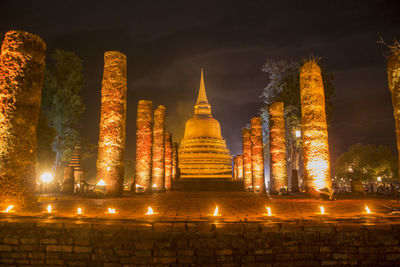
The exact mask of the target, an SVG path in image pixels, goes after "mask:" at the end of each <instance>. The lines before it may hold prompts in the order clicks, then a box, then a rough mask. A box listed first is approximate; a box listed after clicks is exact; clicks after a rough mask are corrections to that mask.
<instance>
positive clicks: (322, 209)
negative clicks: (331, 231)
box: [319, 206, 325, 214]
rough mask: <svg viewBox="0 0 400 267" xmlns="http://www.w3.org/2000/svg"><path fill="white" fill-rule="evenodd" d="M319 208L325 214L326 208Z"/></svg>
mask: <svg viewBox="0 0 400 267" xmlns="http://www.w3.org/2000/svg"><path fill="white" fill-rule="evenodd" d="M319 209H320V210H321V214H325V209H324V207H323V206H320V207H319Z"/></svg>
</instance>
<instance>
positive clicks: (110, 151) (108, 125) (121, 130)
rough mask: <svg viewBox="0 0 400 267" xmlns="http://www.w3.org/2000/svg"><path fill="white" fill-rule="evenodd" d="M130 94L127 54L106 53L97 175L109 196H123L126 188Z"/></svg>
mask: <svg viewBox="0 0 400 267" xmlns="http://www.w3.org/2000/svg"><path fill="white" fill-rule="evenodd" d="M126 94H127V62H126V56H125V55H124V54H122V53H120V52H118V51H107V52H105V53H104V72H103V83H102V88H101V109H100V127H99V128H100V133H99V147H98V153H97V164H96V165H97V176H96V178H97V180H100V179H103V181H104V182H105V183H106V194H107V195H115V196H119V195H121V194H122V190H123V184H124V152H125V124H126V123H125V121H126Z"/></svg>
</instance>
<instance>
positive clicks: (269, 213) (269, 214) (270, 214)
mask: <svg viewBox="0 0 400 267" xmlns="http://www.w3.org/2000/svg"><path fill="white" fill-rule="evenodd" d="M267 215H268V216H272V213H271V208H270V207H267Z"/></svg>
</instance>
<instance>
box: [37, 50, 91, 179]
mask: <svg viewBox="0 0 400 267" xmlns="http://www.w3.org/2000/svg"><path fill="white" fill-rule="evenodd" d="M51 59H52V62H51V64H49V65H50V68H47V69H46V74H45V79H44V85H43V93H42V109H43V111H44V114H45V116H46V118H47V119H48V123H49V125H50V126H51V127H53V128H54V129H55V130H56V133H57V135H56V137H55V139H54V142H53V150H54V151H55V152H56V159H55V169H56V176H57V177H58V178H59V177H60V172H61V171H62V168H61V167H62V163H63V162H68V161H69V159H70V157H71V154H72V152H73V150H74V146H75V144H76V143H77V141H78V139H79V132H78V130H77V125H78V122H79V121H80V119H81V117H82V114H83V112H84V110H85V106H84V104H83V102H82V99H81V96H80V95H79V94H80V90H81V89H82V87H83V85H84V76H83V73H82V60H81V59H80V58H79V57H78V56H77V55H76V54H75V53H74V52H70V51H63V50H55V51H54V52H53V53H52V54H51Z"/></svg>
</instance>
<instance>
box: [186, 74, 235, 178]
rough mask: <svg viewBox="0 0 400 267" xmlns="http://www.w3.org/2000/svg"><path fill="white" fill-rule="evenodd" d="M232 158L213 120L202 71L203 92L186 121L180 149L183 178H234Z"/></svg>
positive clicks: (201, 86)
mask: <svg viewBox="0 0 400 267" xmlns="http://www.w3.org/2000/svg"><path fill="white" fill-rule="evenodd" d="M231 162H232V157H231V155H230V154H229V150H228V149H227V148H226V142H225V140H224V139H223V138H222V136H221V127H220V125H219V122H218V121H217V120H216V119H214V118H213V117H212V114H211V106H210V104H209V103H208V100H207V95H206V89H205V86H204V77H203V70H202V71H201V79H200V90H199V96H198V98H197V102H196V105H195V106H194V115H193V117H192V118H190V119H189V120H188V121H187V122H186V128H185V135H184V137H183V139H182V142H181V146H180V149H179V168H180V171H181V178H229V179H231V178H232V165H231Z"/></svg>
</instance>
